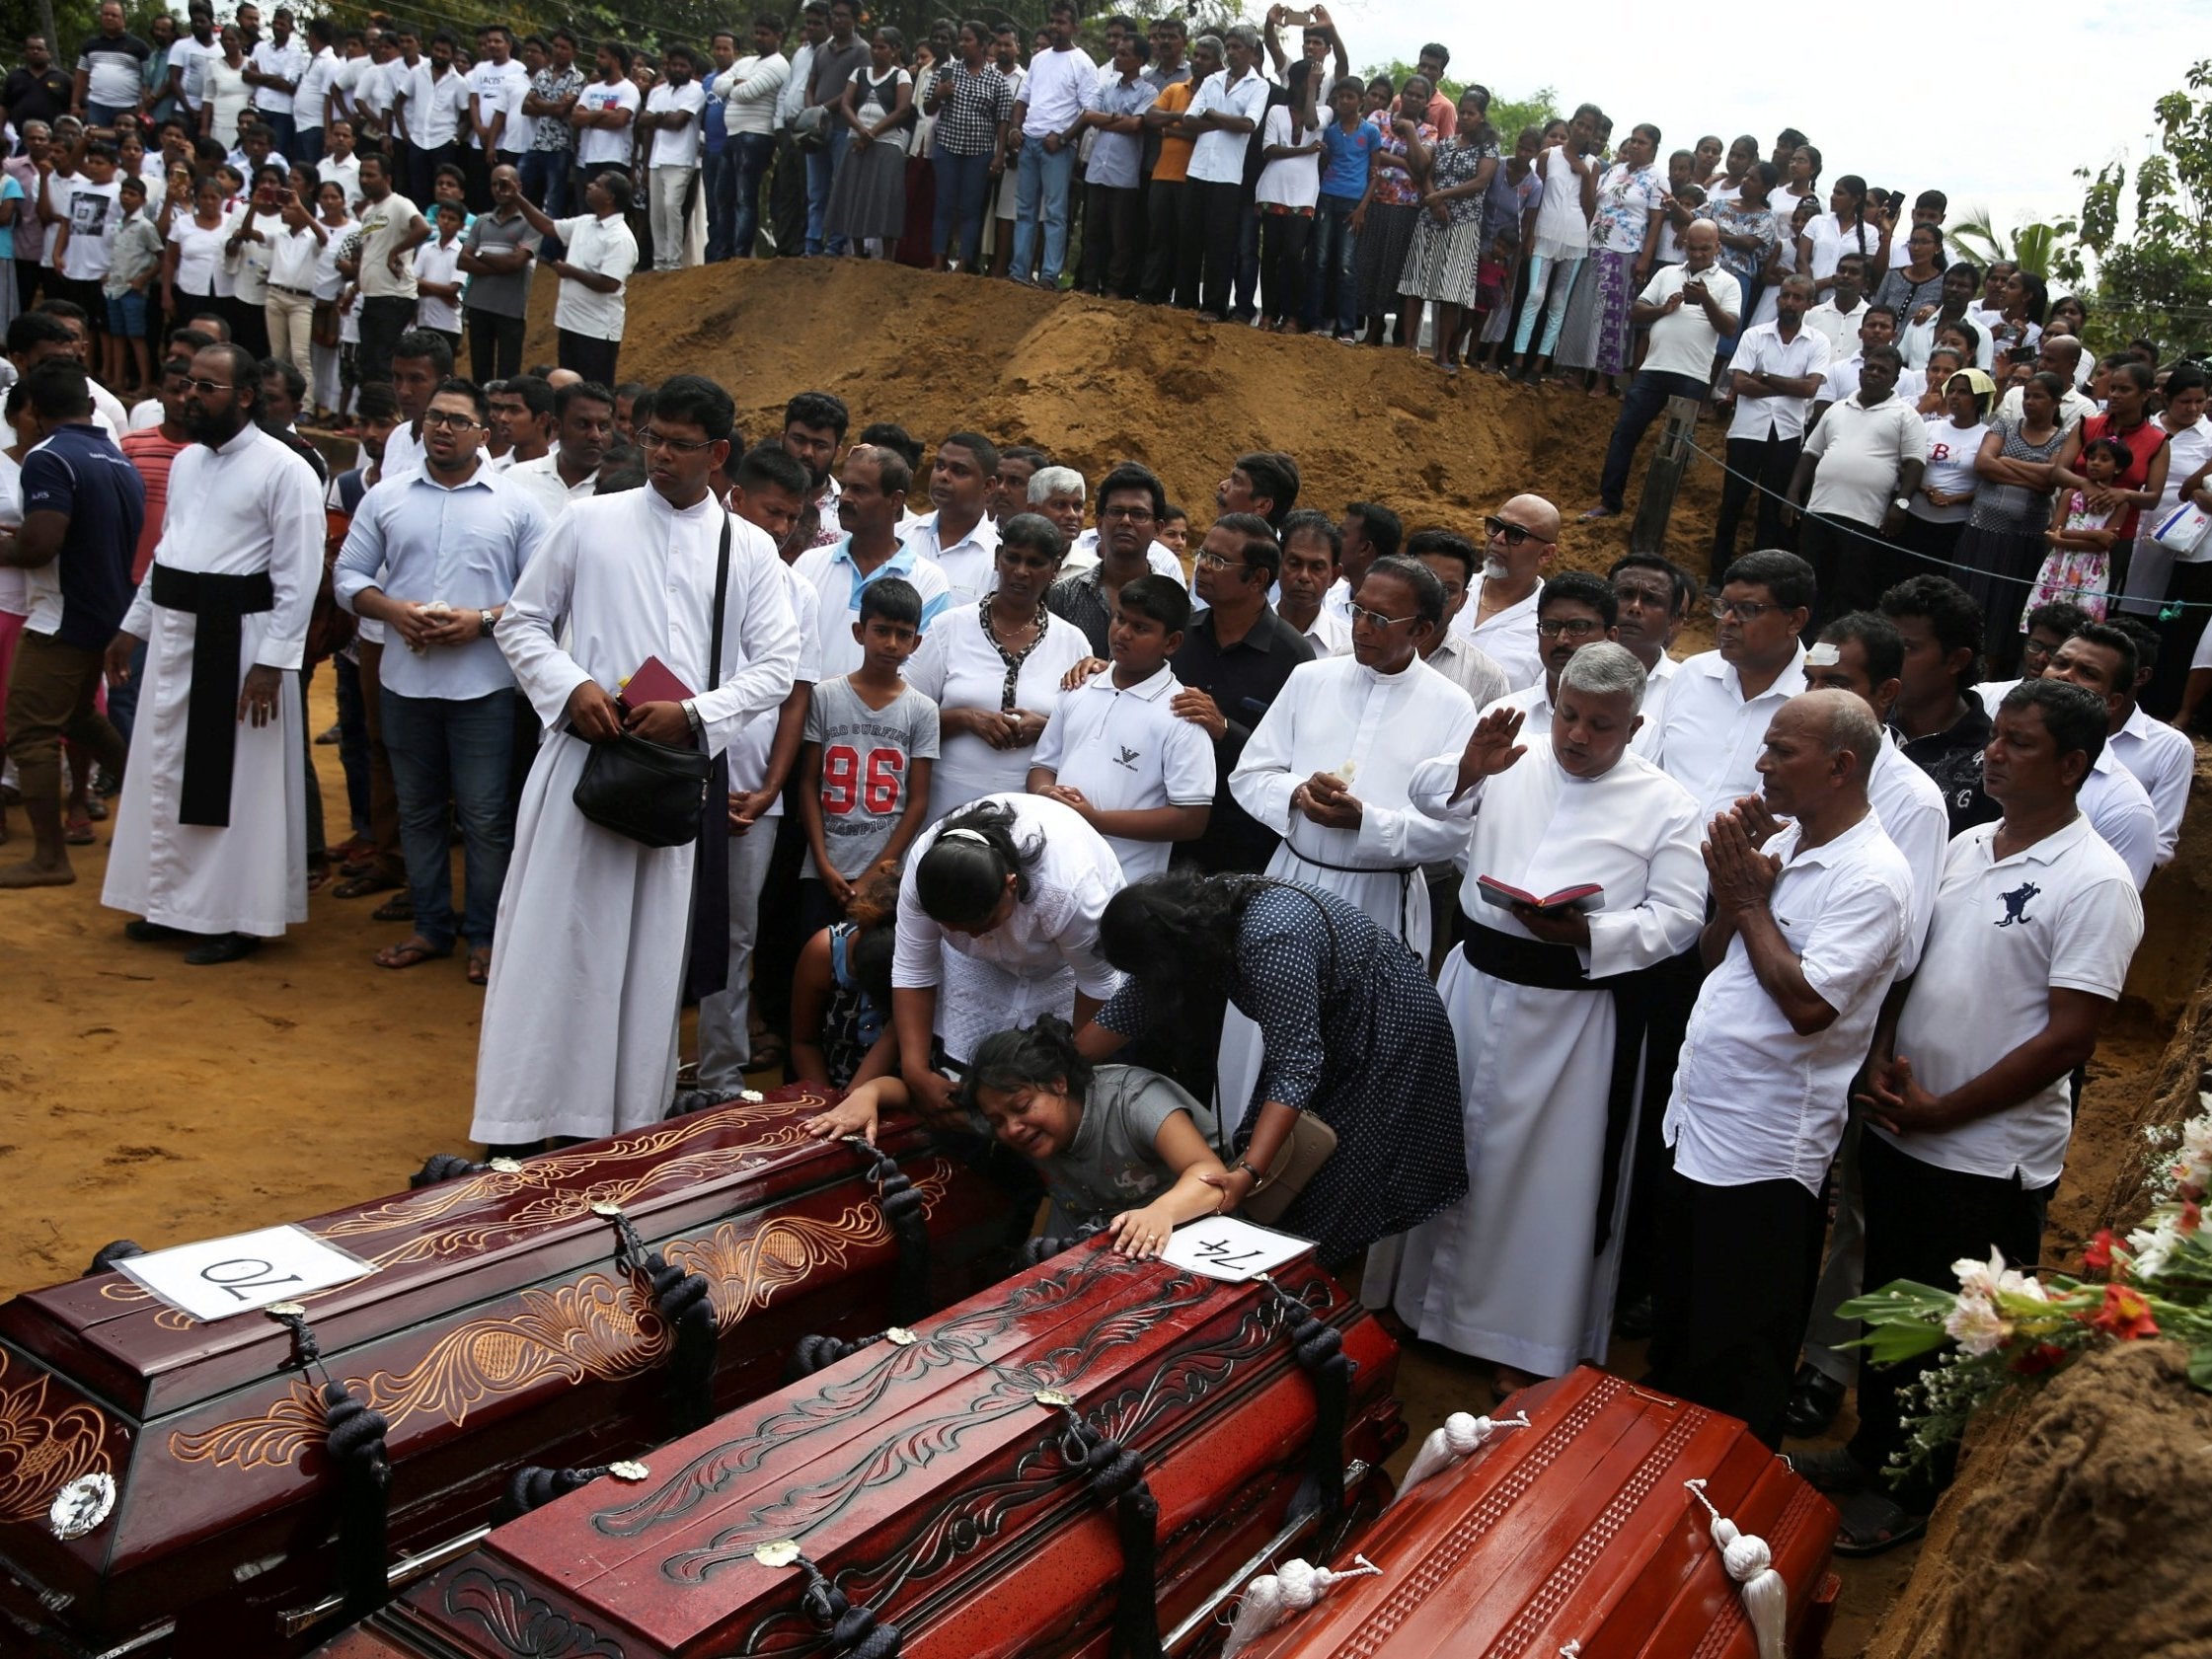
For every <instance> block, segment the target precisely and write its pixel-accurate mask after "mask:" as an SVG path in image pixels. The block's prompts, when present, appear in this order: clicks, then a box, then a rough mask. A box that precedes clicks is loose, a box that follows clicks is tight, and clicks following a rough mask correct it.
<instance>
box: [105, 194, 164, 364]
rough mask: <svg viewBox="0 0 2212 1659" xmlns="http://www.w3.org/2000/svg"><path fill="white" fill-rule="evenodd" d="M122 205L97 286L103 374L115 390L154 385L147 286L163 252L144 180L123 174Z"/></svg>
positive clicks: (157, 268)
mask: <svg viewBox="0 0 2212 1659" xmlns="http://www.w3.org/2000/svg"><path fill="white" fill-rule="evenodd" d="M121 204H122V222H121V223H120V224H118V225H117V226H116V227H115V245H114V247H113V248H112V249H110V250H109V254H108V276H107V279H106V281H104V282H103V283H102V284H101V292H102V293H103V294H104V295H105V296H106V297H107V300H108V346H107V360H106V362H105V364H104V365H103V366H102V372H101V378H102V379H103V380H105V381H106V382H107V383H108V385H109V387H110V388H111V389H113V390H114V391H115V392H117V393H124V392H133V391H137V390H138V389H140V388H141V387H148V386H151V385H152V384H153V373H152V365H151V359H150V358H149V357H148V356H147V354H146V290H147V288H148V287H150V286H151V285H152V283H153V280H154V277H155V276H156V275H157V274H158V273H159V272H160V270H161V255H162V240H161V232H160V231H158V230H156V229H155V228H154V224H153V221H152V220H151V219H150V218H148V217H147V215H146V181H145V180H143V179H140V178H138V177H137V176H136V175H130V176H127V177H125V178H124V180H123V182H122V197H121ZM126 342H127V343H126Z"/></svg>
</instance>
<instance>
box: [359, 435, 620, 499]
mask: <svg viewBox="0 0 2212 1659" xmlns="http://www.w3.org/2000/svg"><path fill="white" fill-rule="evenodd" d="M406 429H407V428H406V427H404V426H403V427H401V428H400V431H405V430H406ZM398 435H399V434H398V433H397V432H395V433H394V434H393V436H394V437H397V436H398ZM386 442H387V444H389V442H390V440H389V439H387V440H386ZM388 453H389V450H387V454H388ZM560 461H561V451H560V448H559V446H556V447H554V448H552V449H549V450H547V451H546V452H545V453H544V454H543V455H541V456H539V457H538V458H537V459H536V460H535V461H517V462H515V463H514V465H512V466H511V467H509V468H507V470H506V475H505V476H506V481H507V484H508V485H509V486H510V487H511V488H513V489H516V490H526V491H528V492H529V494H530V496H531V497H532V498H533V499H534V500H536V501H537V503H538V510H539V511H540V512H541V513H543V514H544V515H545V516H546V517H547V518H549V519H551V518H558V517H560V516H561V513H562V511H563V510H564V509H565V508H566V507H567V506H568V505H569V503H570V502H571V501H588V500H590V499H591V497H592V496H594V495H596V494H597V493H598V492H599V474H598V472H597V471H596V470H594V471H592V472H590V473H587V474H585V475H584V478H583V481H582V482H581V483H580V484H570V483H568V482H566V481H565V480H564V479H563V478H562V477H561V467H560Z"/></svg>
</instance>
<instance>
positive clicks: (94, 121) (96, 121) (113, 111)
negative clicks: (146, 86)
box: [85, 99, 292, 126]
mask: <svg viewBox="0 0 2212 1659" xmlns="http://www.w3.org/2000/svg"><path fill="white" fill-rule="evenodd" d="M136 113H138V106H137V105H135V104H95V103H93V102H92V101H91V100H90V99H87V100H86V101H85V124H86V125H87V126H114V125H115V124H116V123H117V122H118V121H120V120H122V119H123V118H124V117H125V116H128V115H135V114H136ZM291 118H292V117H291V116H289V115H285V116H283V117H282V119H283V120H284V121H285V123H286V124H287V125H288V124H290V121H291Z"/></svg>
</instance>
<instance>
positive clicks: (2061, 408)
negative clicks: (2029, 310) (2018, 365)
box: [1997, 335, 2097, 428]
mask: <svg viewBox="0 0 2212 1659" xmlns="http://www.w3.org/2000/svg"><path fill="white" fill-rule="evenodd" d="M2035 372H2036V373H2037V374H2055V375H2056V376H2058V379H2059V384H2060V385H2062V386H2064V387H2065V388H2066V392H2065V394H2064V396H2062V397H2061V398H2060V399H2059V400H2058V423H2059V425H2060V426H2061V427H2062V428H2064V427H2072V426H2076V425H2079V424H2080V423H2081V421H2082V419H2083V417H2084V416H2086V415H2095V414H2096V413H2097V405H2096V403H2095V402H2094V401H2093V400H2091V399H2089V398H2087V397H2084V396H2083V395H2082V390H2081V381H2082V342H2081V341H2080V340H2078V339H2075V338H2074V337H2073V336H2072V335H2045V336H2044V337H2043V343H2042V344H2041V345H2039V346H2037V347H2036V348H2035ZM2021 397H2022V389H2021V387H2019V386H2015V387H2014V388H2013V389H2012V390H2011V391H2009V392H2007V393H2006V394H2005V395H2004V397H2002V398H2000V399H1999V400H1998V402H1997V415H1998V417H1999V418H2007V417H2009V418H2011V419H2013V420H2015V421H2017V420H2019V419H2020V415H2021Z"/></svg>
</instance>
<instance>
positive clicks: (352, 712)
mask: <svg viewBox="0 0 2212 1659" xmlns="http://www.w3.org/2000/svg"><path fill="white" fill-rule="evenodd" d="M138 648H139V649H140V650H144V649H145V648H146V647H145V646H144V645H140V646H139V647H138ZM331 670H332V672H333V673H334V674H335V675H336V676H337V679H336V689H337V692H338V764H339V769H340V770H341V771H343V773H344V774H345V813H346V820H347V822H348V824H349V825H350V826H351V831H352V834H353V837H354V838H355V839H356V840H360V841H366V840H368V839H369V838H370V836H369V829H370V819H369V737H368V712H367V711H366V710H364V709H363V708H362V707H361V665H360V664H359V663H357V662H355V661H354V660H353V659H352V658H350V657H347V656H343V655H341V656H334V657H332V658H331ZM131 683H132V684H133V685H135V684H136V683H137V673H136V671H135V670H133V672H132V675H131ZM114 709H115V697H114V692H110V693H109V694H108V714H109V717H110V718H111V719H113V718H114Z"/></svg>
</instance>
